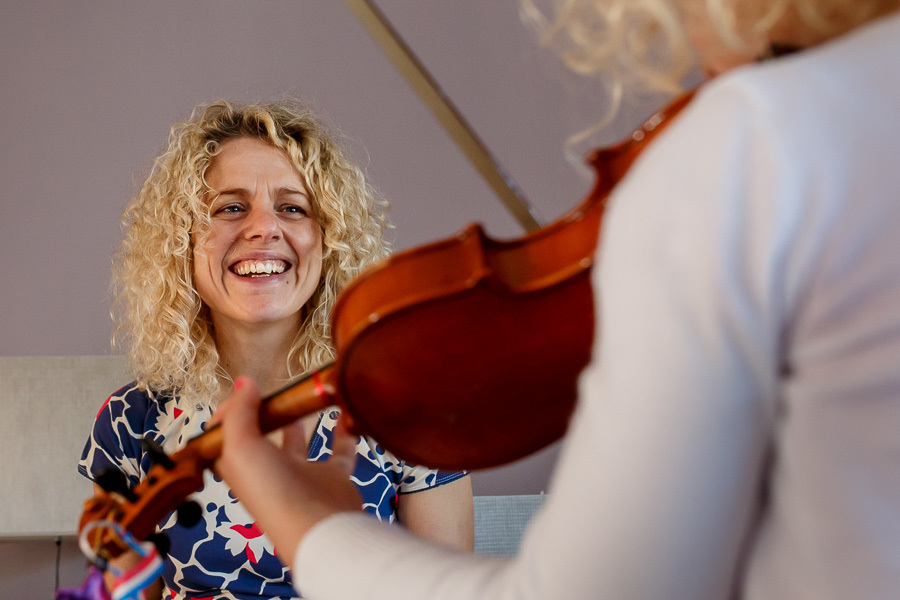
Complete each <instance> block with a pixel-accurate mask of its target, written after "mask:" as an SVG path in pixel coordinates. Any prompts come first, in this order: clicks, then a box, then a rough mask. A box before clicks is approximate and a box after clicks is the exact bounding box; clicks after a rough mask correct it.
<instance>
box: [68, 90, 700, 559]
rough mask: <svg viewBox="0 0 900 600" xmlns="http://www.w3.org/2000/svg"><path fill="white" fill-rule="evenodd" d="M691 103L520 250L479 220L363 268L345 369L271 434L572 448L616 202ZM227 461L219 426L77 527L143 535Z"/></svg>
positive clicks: (269, 425) (107, 499)
mask: <svg viewBox="0 0 900 600" xmlns="http://www.w3.org/2000/svg"><path fill="white" fill-rule="evenodd" d="M690 98H691V95H690V94H689V95H685V96H682V97H681V98H679V99H677V100H676V101H675V102H673V103H672V104H671V105H670V106H669V107H667V108H666V109H664V110H663V111H660V112H659V113H657V114H656V115H654V116H653V117H651V118H650V119H648V120H647V121H646V122H645V123H644V124H643V125H642V126H641V127H640V128H639V129H638V130H636V131H635V132H634V133H633V134H632V135H631V136H630V137H629V138H627V139H626V140H624V141H623V142H621V143H620V144H618V145H616V146H614V147H611V148H606V149H602V150H597V151H595V152H593V153H592V154H591V156H590V157H589V162H590V163H591V164H592V165H593V167H594V169H595V172H596V176H597V179H596V183H595V185H594V188H593V189H592V190H591V192H590V194H588V196H587V197H586V198H585V199H584V200H583V201H582V202H581V203H580V204H579V205H578V206H576V207H575V208H574V209H572V210H571V211H570V212H568V213H566V214H565V215H564V216H563V217H562V218H561V219H559V220H558V221H556V222H554V223H552V224H551V225H549V226H547V227H544V228H541V229H539V230H537V231H534V232H532V233H529V234H527V235H525V236H523V237H521V238H517V239H514V240H495V239H493V238H491V237H489V236H487V235H486V234H485V233H484V231H483V229H482V228H481V227H480V226H479V225H470V226H469V227H467V228H466V229H464V230H463V231H462V232H460V233H459V234H458V235H456V236H455V237H452V238H449V239H446V240H443V241H439V242H435V243H431V244H427V245H424V246H421V247H418V248H413V249H410V250H407V251H404V252H400V253H397V254H395V255H393V256H391V257H389V258H388V259H386V260H384V261H383V262H381V263H379V264H378V265H375V266H373V267H371V268H370V269H368V270H367V271H365V272H364V273H362V274H361V275H360V276H359V277H358V278H357V279H356V280H354V281H353V282H352V283H351V284H350V285H349V286H347V288H346V289H345V290H344V291H343V292H342V294H341V296H340V297H339V298H338V301H337V303H336V304H335V307H334V311H333V313H332V337H333V341H334V346H335V350H336V355H337V359H336V360H335V362H334V363H332V364H330V365H326V366H324V367H323V368H321V369H319V370H318V371H316V372H314V373H311V374H310V375H308V376H306V377H304V378H303V379H301V380H300V381H298V382H296V383H294V384H292V385H290V386H288V387H287V388H285V389H283V390H281V391H279V392H277V393H275V394H273V395H272V396H270V397H268V398H266V399H265V400H264V401H263V404H262V408H261V414H260V426H261V428H262V430H263V431H264V432H267V431H272V430H275V429H277V428H279V427H282V426H284V425H287V424H289V423H291V422H293V421H296V420H297V419H299V418H301V417H303V416H305V415H307V414H311V413H313V412H316V411H319V410H323V409H325V408H326V407H328V406H331V405H338V406H340V407H341V408H342V410H343V418H344V419H345V421H346V422H347V424H348V426H349V429H350V431H352V432H353V433H356V434H358V435H368V436H371V437H373V438H375V439H376V440H378V442H379V443H381V444H382V445H383V446H384V447H385V448H387V449H388V450H390V451H392V452H393V453H394V454H396V455H397V456H398V457H399V458H402V459H404V460H408V461H411V462H415V463H417V464H420V465H423V466H428V467H431V468H440V469H452V470H459V469H465V470H472V469H480V468H487V467H493V466H497V465H500V464H504V463H507V462H510V461H513V460H516V459H519V458H522V457H524V456H526V455H528V454H530V453H532V452H535V451H537V450H539V449H541V448H543V447H545V446H546V445H548V444H550V443H552V442H554V441H556V440H558V439H559V438H560V437H562V436H563V434H564V433H565V430H566V428H567V426H568V420H569V417H570V415H571V413H572V409H573V408H574V406H575V402H576V398H577V395H578V394H577V392H578V389H577V388H578V377H579V375H580V373H581V371H582V370H583V369H584V367H585V366H587V364H588V363H589V362H590V359H591V347H592V344H593V334H594V329H595V327H594V309H593V307H594V301H593V292H592V288H591V266H592V264H593V260H594V253H595V250H596V247H597V242H598V236H599V232H600V226H601V221H602V215H603V210H604V207H605V203H606V200H607V198H608V196H609V194H610V192H611V190H612V189H613V187H614V186H615V185H616V184H617V183H618V181H619V180H620V179H621V178H622V177H623V176H624V175H625V173H626V172H627V171H628V169H629V167H630V166H631V164H632V162H633V161H634V160H635V159H636V158H637V156H638V155H639V154H640V152H641V151H642V149H643V148H644V147H645V146H646V144H647V143H648V142H649V141H650V140H652V139H653V138H654V137H655V136H656V135H657V134H658V133H659V132H660V131H662V130H663V128H664V126H665V125H666V124H667V123H669V122H670V120H671V117H672V116H674V115H675V114H677V113H678V112H679V111H680V110H681V109H682V108H683V107H684V106H685V105H686V104H687V103H688V101H689V100H690ZM220 450H221V430H220V429H219V428H218V427H213V428H211V429H210V430H209V431H207V432H206V433H204V434H203V435H201V436H199V437H197V438H195V439H194V440H191V441H190V442H189V443H188V444H187V446H186V447H185V448H183V449H182V450H180V451H179V452H177V453H175V454H174V455H173V456H172V457H171V460H166V461H163V462H161V463H159V464H156V465H155V466H154V467H153V468H151V470H150V472H149V473H148V475H147V477H145V478H144V480H142V481H141V482H140V484H139V485H138V486H137V487H136V488H135V489H134V490H131V491H130V492H129V494H130V495H131V496H133V498H131V499H126V498H124V497H122V496H121V495H120V494H117V493H115V492H107V493H106V494H105V495H98V496H95V497H94V498H91V499H89V500H88V501H87V503H86V504H85V510H84V512H83V514H82V518H81V524H80V529H83V528H84V527H85V526H86V525H87V524H88V523H91V522H93V521H96V520H104V519H105V520H113V521H115V522H117V523H119V524H120V525H122V526H124V527H125V528H126V529H127V530H128V531H129V532H131V534H132V535H133V536H134V537H136V538H137V539H146V538H147V536H149V535H150V534H151V533H152V532H153V531H154V529H155V527H156V525H157V523H159V522H160V521H161V520H163V519H164V518H166V516H167V515H168V514H170V513H171V512H172V511H173V510H174V509H175V508H176V507H177V506H178V505H179V504H180V503H181V502H182V501H183V500H184V499H185V498H186V497H187V496H188V495H190V494H191V493H193V492H195V491H198V490H199V489H201V487H202V485H203V480H202V473H203V470H204V469H207V468H211V467H212V465H213V463H214V462H215V460H216V458H217V457H218V455H219V453H220ZM166 463H169V464H166ZM109 533H110V532H109V530H106V531H105V533H104V530H100V529H95V530H94V531H93V532H91V535H90V538H91V543H92V546H93V547H95V548H96V549H97V550H99V551H101V552H102V554H104V555H105V556H107V557H112V556H116V555H118V554H120V553H121V552H122V551H124V546H123V545H122V544H121V543H119V542H118V541H117V540H116V539H115V537H114V536H112V535H109Z"/></svg>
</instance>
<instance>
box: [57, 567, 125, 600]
mask: <svg viewBox="0 0 900 600" xmlns="http://www.w3.org/2000/svg"><path fill="white" fill-rule="evenodd" d="M56 600H112V599H111V598H110V596H109V592H107V591H106V586H105V585H103V571H101V570H100V569H98V568H97V567H95V566H91V568H90V570H89V571H88V576H87V578H85V580H84V583H82V584H81V587H79V588H78V589H62V590H57V591H56Z"/></svg>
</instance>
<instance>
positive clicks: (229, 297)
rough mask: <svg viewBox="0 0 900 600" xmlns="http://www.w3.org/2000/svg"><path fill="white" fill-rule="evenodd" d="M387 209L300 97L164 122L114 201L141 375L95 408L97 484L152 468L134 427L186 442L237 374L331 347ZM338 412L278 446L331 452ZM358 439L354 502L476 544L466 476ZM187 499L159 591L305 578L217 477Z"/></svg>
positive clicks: (92, 468) (122, 332) (129, 332)
mask: <svg viewBox="0 0 900 600" xmlns="http://www.w3.org/2000/svg"><path fill="white" fill-rule="evenodd" d="M383 206H384V204H383V203H380V202H378V201H377V200H376V199H375V197H374V194H373V193H372V191H371V189H370V187H369V186H368V185H367V183H366V181H365V179H364V178H363V176H362V173H361V172H360V170H359V169H358V168H357V167H356V166H355V165H353V164H352V163H351V162H350V161H348V160H347V159H346V158H345V157H344V155H343V154H342V152H341V150H340V148H339V147H338V145H337V144H336V143H335V142H334V140H333V139H332V138H331V136H330V135H329V134H328V133H327V131H326V130H325V128H324V127H323V126H322V124H321V123H320V122H319V121H318V120H317V119H316V118H315V117H314V116H313V115H312V114H311V112H310V111H309V109H307V108H306V107H304V106H302V105H300V104H296V103H293V102H279V103H276V104H267V105H249V106H243V105H235V104H231V103H228V102H224V101H220V102H216V103H213V104H210V105H208V106H201V107H199V108H198V109H197V110H196V111H195V113H194V116H192V118H191V119H190V120H189V121H188V122H186V123H182V124H178V125H176V126H175V127H173V129H172V133H171V136H170V141H169V146H168V148H167V150H166V151H165V152H164V153H163V154H162V155H161V156H160V157H159V158H158V159H157V161H156V163H155V164H154V168H153V170H152V171H151V174H150V176H149V178H148V179H147V181H146V182H145V184H144V186H143V187H142V189H141V191H140V192H139V194H138V195H137V196H136V197H135V198H134V199H133V200H132V202H131V203H130V204H129V206H128V208H127V209H126V211H125V215H124V218H123V221H124V224H125V227H126V235H125V239H124V241H123V242H122V245H121V247H120V249H119V252H118V254H117V256H116V260H115V261H114V281H115V283H116V290H117V304H116V317H117V319H118V325H119V326H118V330H117V337H118V342H119V343H121V344H124V345H125V346H126V349H127V352H128V357H129V360H130V366H131V368H132V370H133V373H134V377H135V381H134V382H132V383H130V384H128V385H126V386H125V387H123V388H121V389H120V390H119V391H117V392H115V393H114V394H113V395H112V396H111V397H110V399H109V400H107V402H106V404H105V405H104V406H103V408H102V409H101V411H100V412H99V414H98V415H97V418H96V421H95V423H94V427H93V430H92V432H91V436H90V439H89V440H88V442H87V445H86V446H85V449H84V453H83V456H82V460H81V462H80V463H79V470H80V471H81V472H82V474H84V475H85V476H87V477H88V478H90V479H92V480H95V481H97V480H98V478H99V480H100V481H108V478H106V479H104V478H103V477H100V474H101V473H102V472H103V471H104V470H108V469H113V470H114V471H115V472H118V473H121V474H122V475H124V478H120V479H124V480H125V482H124V483H122V484H120V485H119V487H120V489H118V490H114V491H119V492H124V493H127V490H125V489H121V488H123V487H134V486H135V485H137V483H138V482H139V481H140V480H141V479H142V478H143V477H144V476H145V475H146V473H147V471H148V470H149V469H150V467H151V466H152V464H153V457H152V455H151V454H150V453H148V452H147V451H146V449H145V448H144V446H143V445H142V443H141V440H142V439H145V438H149V439H150V440H151V441H153V442H155V443H156V444H158V445H159V446H161V447H162V448H163V449H164V450H165V451H166V452H169V453H172V452H175V451H177V450H179V449H181V448H182V447H183V446H184V445H185V444H186V443H187V441H188V440H190V439H191V438H192V437H194V436H196V435H198V434H199V433H201V432H202V431H203V429H204V428H205V426H206V423H207V422H208V421H209V419H210V417H211V416H212V413H213V412H214V411H215V410H216V408H217V406H218V405H219V402H220V401H221V400H222V399H223V397H225V396H227V395H228V394H229V393H230V391H231V388H232V385H233V382H234V381H235V379H237V377H238V376H241V375H249V376H251V377H252V378H253V379H255V380H256V381H258V382H259V384H260V387H261V388H262V390H263V391H264V392H266V393H268V392H272V391H275V390H276V389H278V388H281V387H283V386H284V385H285V384H287V383H288V382H289V381H290V380H291V379H293V378H294V377H296V376H298V375H302V374H303V373H305V372H307V371H309V370H311V369H313V368H315V367H317V366H319V365H321V364H322V363H324V362H327V361H328V360H330V359H331V358H333V355H334V350H333V348H332V345H331V341H330V337H329V316H330V313H331V308H332V306H333V304H334V301H335V299H336V297H337V295H338V293H339V292H340V290H341V289H342V288H343V287H344V286H345V285H346V284H347V283H348V282H349V281H350V280H351V279H352V278H353V276H354V275H355V274H356V273H357V272H358V271H359V270H360V269H362V268H364V267H366V266H367V265H369V264H371V263H372V262H374V261H375V260H376V259H378V258H380V257H382V256H384V254H385V253H386V252H385V248H384V246H383V244H382V238H381V235H382V231H383V228H384V225H385V220H384V217H383V214H382V211H381V208H383ZM337 413H338V411H337V410H329V411H325V412H323V413H321V414H316V415H310V416H309V417H307V418H306V419H304V420H302V421H301V422H298V423H297V424H295V425H294V426H291V427H289V428H285V429H284V430H282V432H280V437H279V439H278V443H280V444H281V445H283V446H284V447H285V448H286V449H288V450H290V451H291V452H292V453H293V454H295V455H299V456H305V457H306V458H307V459H309V460H325V459H327V457H328V456H329V455H331V453H332V444H333V439H334V436H333V430H334V428H335V426H336V422H337ZM355 453H356V458H355V467H354V469H353V472H352V474H351V477H350V479H351V481H353V483H354V484H355V488H356V490H357V492H358V494H359V496H360V497H361V501H360V504H361V506H362V508H363V509H364V510H365V511H366V512H368V513H370V514H372V515H374V516H375V517H377V518H378V519H379V520H383V521H388V522H394V521H399V522H400V523H402V524H403V525H404V526H406V528H407V529H409V530H411V531H413V532H414V533H417V534H419V535H422V536H424V537H429V538H431V539H434V540H436V541H440V542H443V543H446V544H449V545H453V546H456V547H461V548H464V549H471V548H472V544H473V532H472V524H473V514H472V492H471V485H470V483H469V479H468V477H466V476H465V473H462V472H455V473H445V472H440V471H434V470H430V469H426V468H424V467H418V466H415V465H411V464H407V463H405V462H403V461H400V460H398V459H397V458H395V457H393V456H392V455H391V454H390V453H388V452H386V451H384V450H383V449H382V448H381V447H380V446H379V445H378V444H377V443H376V442H375V441H374V440H371V439H368V438H358V439H357V440H356V441H355ZM273 483H274V482H273ZM105 485H107V487H109V485H108V484H105ZM413 492H418V493H413ZM401 496H402V497H403V500H402V501H400V497H401ZM193 499H194V500H196V501H197V502H198V504H199V505H200V506H201V507H202V509H203V511H202V514H201V515H200V519H199V522H198V523H195V524H187V523H179V522H178V521H177V519H176V517H175V515H174V514H173V515H171V516H170V517H169V518H167V520H165V521H164V522H162V523H161V524H160V525H159V527H158V531H159V532H162V533H165V534H166V536H167V537H168V538H169V542H170V548H169V551H168V555H167V557H166V560H165V571H164V574H163V581H164V586H165V594H166V595H165V597H166V598H173V599H180V598H185V597H196V596H198V595H199V596H203V597H206V596H209V597H216V598H257V597H258V598H296V597H298V596H299V594H298V591H297V590H298V589H299V588H302V585H303V584H302V582H294V581H293V580H292V578H291V574H290V571H289V570H288V569H286V568H284V567H283V565H282V564H281V562H280V561H279V559H278V557H277V552H276V549H275V548H274V546H273V545H272V543H271V542H270V541H269V539H268V538H267V537H266V536H265V535H264V534H263V532H262V531H261V530H260V529H259V527H258V526H257V525H256V524H255V522H254V521H253V519H252V518H251V517H250V516H249V515H248V514H247V512H246V511H245V510H244V508H243V506H242V505H241V504H240V503H239V502H238V501H237V499H236V498H235V497H234V495H233V494H232V493H231V491H230V489H229V488H228V487H227V486H226V485H225V484H224V483H223V482H222V481H221V480H219V479H217V478H215V477H213V476H212V475H209V474H207V477H206V479H205V486H204V488H203V489H202V490H201V491H200V492H198V493H197V494H196V495H195V497H194V498H193ZM136 558H137V557H136V556H125V557H123V558H122V559H121V561H122V562H121V564H120V565H119V566H120V567H121V568H127V567H128V566H129V565H130V564H131V563H132V562H134V561H135V560H136ZM295 584H296V585H295ZM154 592H155V593H156V594H159V593H161V590H155V591H154Z"/></svg>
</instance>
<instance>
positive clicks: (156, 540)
mask: <svg viewBox="0 0 900 600" xmlns="http://www.w3.org/2000/svg"><path fill="white" fill-rule="evenodd" d="M147 541H148V542H152V543H153V545H154V546H156V551H157V552H159V556H160V557H161V558H165V557H166V555H167V554H168V553H169V548H170V547H171V546H172V542H171V541H169V536H167V535H166V534H164V533H151V534H150V535H148V536H147Z"/></svg>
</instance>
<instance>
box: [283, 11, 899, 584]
mask: <svg viewBox="0 0 900 600" xmlns="http://www.w3.org/2000/svg"><path fill="white" fill-rule="evenodd" d="M898 119H900V17H898V16H894V17H891V18H888V19H882V20H881V21H879V22H877V23H874V24H872V25H870V26H868V27H866V28H864V29H862V30H860V31H857V32H856V33H853V34H851V35H849V36H846V37H845V38H842V39H839V40H836V41H834V42H832V43H829V44H827V45H825V46H822V47H819V48H816V49H814V50H810V51H807V52H804V53H802V54H800V55H797V56H794V57H788V58H785V59H782V60H778V61H774V62H772V63H768V64H763V65H755V66H752V67H748V68H743V69H740V70H738V71H736V72H733V73H732V74H729V75H727V76H723V77H721V78H720V79H719V80H717V81H714V82H712V83H711V84H709V85H708V86H707V87H706V88H705V89H704V90H703V91H702V92H701V93H700V94H699V96H698V97H697V98H696V99H695V100H694V101H693V102H692V104H691V105H690V106H689V107H688V108H687V109H686V111H685V112H684V113H683V114H682V115H681V116H680V117H679V119H678V120H677V121H676V122H675V123H673V124H672V126H671V127H670V128H669V129H668V130H667V131H666V132H665V133H664V134H663V135H662V136H661V137H660V139H658V140H657V142H656V143H654V144H653V145H652V146H651V147H650V148H648V149H647V151H646V152H645V153H644V154H643V155H642V156H641V157H640V159H639V161H638V162H637V163H636V165H635V166H634V168H633V169H632V172H631V173H630V174H629V176H628V177H627V178H626V179H625V181H623V183H622V184H621V185H620V186H619V187H618V188H617V189H616V191H615V193H614V196H613V198H612V202H611V206H610V208H609V211H608V216H607V219H606V221H605V224H604V230H603V233H602V236H601V244H600V249H599V255H598V263H597V266H596V268H595V271H594V284H595V290H596V303H597V311H598V312H597V314H598V317H599V318H598V330H597V335H596V340H595V348H594V356H593V362H592V364H591V366H590V367H589V368H588V370H587V371H586V372H585V373H584V375H583V377H582V380H581V398H580V402H579V407H578V409H577V411H576V414H575V416H574V418H573V421H572V425H571V427H570V431H569V433H568V435H567V439H566V442H565V447H564V450H563V453H562V454H561V457H560V461H559V465H558V468H557V470H556V472H555V474H554V479H553V482H552V486H551V496H550V499H549V500H548V502H547V503H546V504H545V507H544V509H543V510H542V511H541V512H540V513H539V514H538V515H537V517H536V518H535V520H534V522H533V523H532V526H531V527H530V528H529V530H528V532H527V534H526V537H525V539H524V540H523V545H522V550H521V553H520V555H519V556H518V557H517V558H516V559H513V560H501V559H486V558H484V557H474V556H471V555H465V554H455V553H452V552H450V551H445V550H440V549H437V548H434V547H432V546H428V545H427V544H425V543H424V542H422V541H420V540H418V539H414V538H413V537H411V536H408V535H406V534H405V533H404V532H403V531H400V530H396V529H388V528H384V527H382V526H380V525H379V524H378V523H376V522H374V521H373V520H371V519H367V518H366V517H364V516H359V515H350V514H342V515H337V516H334V517H331V518H329V519H327V520H325V521H324V522H322V523H320V524H319V525H317V526H316V527H315V528H314V529H313V530H312V531H311V532H310V533H309V535H308V536H307V537H306V539H305V540H304V541H303V542H302V543H301V545H300V547H299V548H298V551H297V555H296V556H297V558H296V561H295V565H294V568H295V573H296V575H297V580H298V582H299V584H300V586H301V587H302V589H303V591H304V593H305V594H306V595H307V596H308V597H309V598H312V599H317V600H318V599H338V598H346V599H357V598H385V599H390V600H398V599H405V598H415V599H421V598H447V599H450V598H452V599H460V598H545V599H550V598H562V599H566V600H574V599H580V598H601V599H607V598H608V599H619V598H625V599H648V598H665V599H668V600H672V599H676V600H677V599H691V600H702V599H707V598H716V599H718V598H728V597H732V594H734V595H736V596H738V597H743V598H746V599H750V600H757V599H759V600H781V599H784V600H802V599H805V598H809V599H816V600H823V599H829V598H835V599H847V598H854V599H861V598H864V599H867V598H891V599H895V598H898V597H900V125H898V123H900V120H898Z"/></svg>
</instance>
